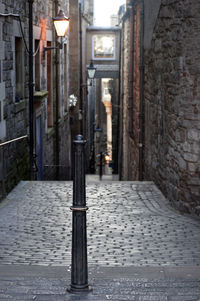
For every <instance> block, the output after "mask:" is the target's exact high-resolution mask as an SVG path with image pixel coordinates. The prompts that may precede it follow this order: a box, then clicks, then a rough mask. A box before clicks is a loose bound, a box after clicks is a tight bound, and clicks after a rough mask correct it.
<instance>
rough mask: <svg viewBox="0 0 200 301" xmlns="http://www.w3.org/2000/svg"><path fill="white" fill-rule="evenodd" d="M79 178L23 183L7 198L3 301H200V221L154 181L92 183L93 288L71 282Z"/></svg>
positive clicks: (1, 214) (0, 223) (0, 208)
mask: <svg viewBox="0 0 200 301" xmlns="http://www.w3.org/2000/svg"><path fill="white" fill-rule="evenodd" d="M71 202H72V182H21V183H20V184H19V185H18V186H17V187H16V188H15V189H14V190H13V191H12V192H11V193H10V194H9V195H8V196H7V198H6V199H5V200H4V201H3V202H2V203H1V205H0V228H1V244H0V254H1V256H0V265H1V269H0V300H46V301H47V300H48V301H49V300H99V301H100V300H101V301H103V300H115V301H117V300H141V301H144V300H159V301H162V300H167V301H168V300H169V301H172V300H174V301H175V300H177V301H183V300H187V301H198V300H200V285H199V284H200V267H199V266H200V241H199V239H198V238H199V230H200V222H199V220H197V219H195V218H192V217H191V216H187V215H182V214H180V213H178V212H176V211H175V210H174V209H172V208H171V207H170V204H169V203H168V202H167V200H166V199H165V198H164V196H163V195H162V194H161V192H160V191H159V190H158V189H157V187H156V186H155V185H154V184H153V183H152V182H119V181H102V182H97V181H96V182H88V183H87V205H88V207H89V211H88V214H87V220H88V222H87V224H88V265H89V283H90V284H91V285H92V287H93V292H91V293H90V294H88V295H86V296H79V295H78V296H75V295H70V294H69V293H67V292H66V289H67V286H68V285H69V283H70V262H71V211H70V206H71Z"/></svg>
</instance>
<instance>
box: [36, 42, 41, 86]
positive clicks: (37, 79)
mask: <svg viewBox="0 0 200 301" xmlns="http://www.w3.org/2000/svg"><path fill="white" fill-rule="evenodd" d="M39 47H40V41H39V40H35V52H36V56H35V90H36V91H40V50H39Z"/></svg>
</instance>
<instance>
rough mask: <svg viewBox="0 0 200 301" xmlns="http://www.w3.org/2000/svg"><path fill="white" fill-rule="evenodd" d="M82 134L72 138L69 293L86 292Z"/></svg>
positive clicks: (85, 208) (86, 266)
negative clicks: (72, 171)
mask: <svg viewBox="0 0 200 301" xmlns="http://www.w3.org/2000/svg"><path fill="white" fill-rule="evenodd" d="M85 143H86V141H85V140H83V136H82V135H78V136H76V140H74V179H73V206H72V207H71V210H72V214H73V216H72V270H71V285H70V287H69V288H68V292H70V293H88V292H90V291H91V290H92V288H91V287H90V286H89V285H88V262H87V230H86V211H87V210H88V207H87V206H86V190H85V162H84V159H85V158H84V147H85Z"/></svg>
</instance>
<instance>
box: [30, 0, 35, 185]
mask: <svg viewBox="0 0 200 301" xmlns="http://www.w3.org/2000/svg"><path fill="white" fill-rule="evenodd" d="M33 87H34V82H33V0H29V143H30V149H29V160H30V180H34V169H33V165H34V159H33V152H34V150H33V149H34V104H33Z"/></svg>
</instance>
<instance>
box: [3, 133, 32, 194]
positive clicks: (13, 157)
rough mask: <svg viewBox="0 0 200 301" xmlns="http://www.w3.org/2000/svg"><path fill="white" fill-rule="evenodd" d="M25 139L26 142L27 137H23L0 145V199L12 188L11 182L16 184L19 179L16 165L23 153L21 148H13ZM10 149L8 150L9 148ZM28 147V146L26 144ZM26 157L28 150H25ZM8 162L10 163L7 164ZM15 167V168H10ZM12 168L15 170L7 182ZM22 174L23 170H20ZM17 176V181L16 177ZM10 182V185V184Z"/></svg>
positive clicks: (22, 147)
mask: <svg viewBox="0 0 200 301" xmlns="http://www.w3.org/2000/svg"><path fill="white" fill-rule="evenodd" d="M25 139H27V142H28V135H24V136H21V137H18V138H15V139H12V140H8V141H5V142H2V143H0V199H2V198H4V197H5V196H6V195H7V193H8V192H9V191H10V190H11V189H12V188H14V185H13V187H12V182H13V183H14V184H17V182H18V181H19V180H21V179H20V174H21V173H20V172H19V170H18V163H19V162H20V160H22V153H23V152H24V153H25V151H24V145H23V146H19V145H18V146H13V145H14V144H16V143H19V142H20V141H22V140H25ZM11 145H12V148H11V149H10V146H11ZM27 147H28V144H27ZM27 156H28V149H27ZM9 162H10V163H9ZM12 164H13V166H14V165H15V167H13V166H12ZM12 168H15V170H14V172H13V175H12V176H11V177H12V180H11V181H9V180H8V178H9V175H10V174H11V172H10V171H11V170H12ZM22 172H24V170H22ZM18 176H19V179H17V177H18ZM10 182H11V183H10Z"/></svg>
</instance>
